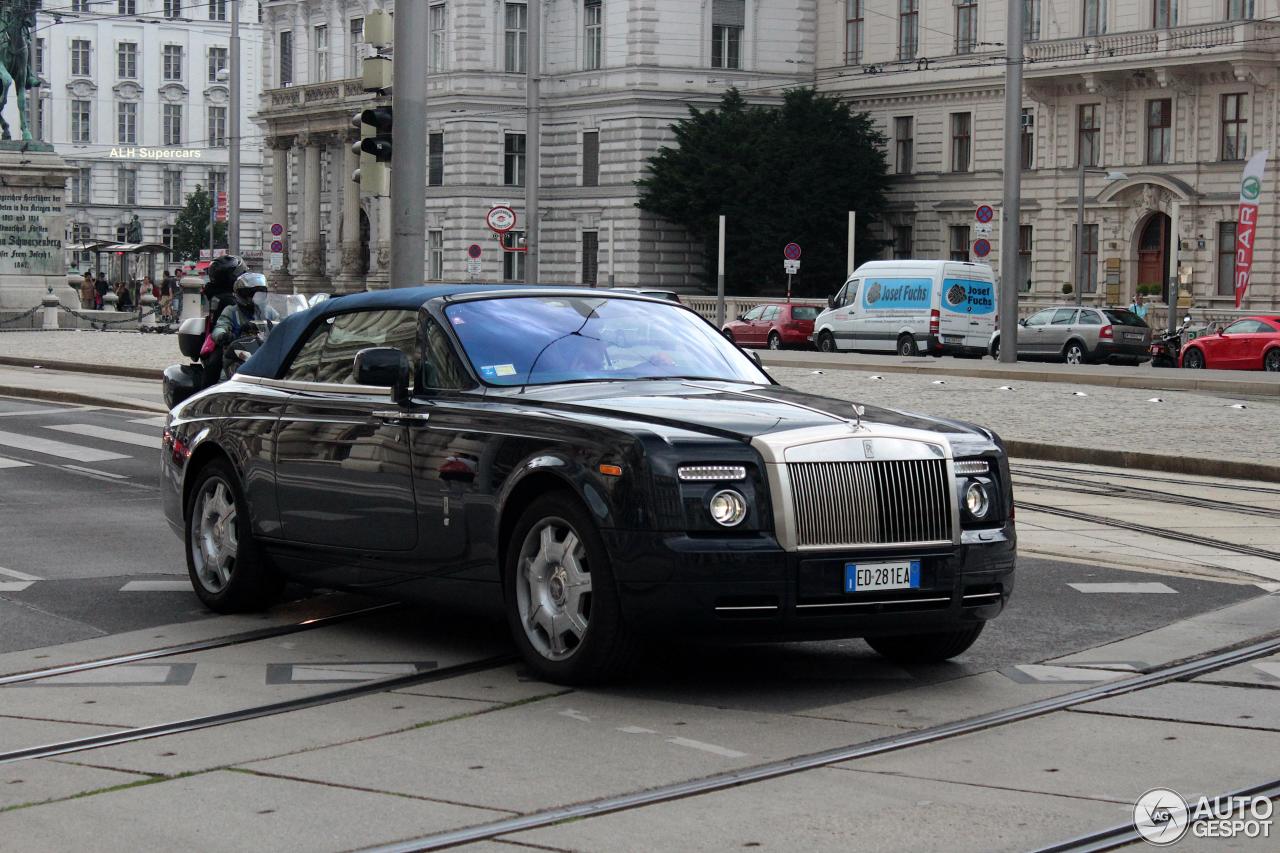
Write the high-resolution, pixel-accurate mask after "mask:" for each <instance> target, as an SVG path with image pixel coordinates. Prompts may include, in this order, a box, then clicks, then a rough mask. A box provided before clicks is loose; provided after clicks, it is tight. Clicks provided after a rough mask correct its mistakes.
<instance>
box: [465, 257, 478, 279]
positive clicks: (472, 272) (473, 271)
mask: <svg viewBox="0 0 1280 853" xmlns="http://www.w3.org/2000/svg"><path fill="white" fill-rule="evenodd" d="M480 271H481V263H480V259H479V258H467V275H469V276H472V277H475V276H478V275H480Z"/></svg>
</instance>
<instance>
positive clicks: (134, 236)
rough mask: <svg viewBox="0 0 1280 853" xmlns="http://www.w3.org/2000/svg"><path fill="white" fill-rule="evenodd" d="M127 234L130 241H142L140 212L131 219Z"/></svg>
mask: <svg viewBox="0 0 1280 853" xmlns="http://www.w3.org/2000/svg"><path fill="white" fill-rule="evenodd" d="M126 236H127V237H128V238H129V242H130V243H141V242H142V223H141V222H139V221H138V214H136V213H135V214H134V215H133V219H131V220H129V228H128V231H126Z"/></svg>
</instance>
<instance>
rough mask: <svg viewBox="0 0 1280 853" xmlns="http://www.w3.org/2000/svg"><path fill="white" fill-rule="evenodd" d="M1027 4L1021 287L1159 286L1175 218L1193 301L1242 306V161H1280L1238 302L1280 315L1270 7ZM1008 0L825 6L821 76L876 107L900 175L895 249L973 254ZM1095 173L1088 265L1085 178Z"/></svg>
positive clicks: (999, 90)
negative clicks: (1236, 260)
mask: <svg viewBox="0 0 1280 853" xmlns="http://www.w3.org/2000/svg"><path fill="white" fill-rule="evenodd" d="M1022 2H1024V4H1025V8H1026V9H1027V11H1028V15H1027V26H1026V38H1027V43H1026V64H1025V66H1024V78H1025V88H1024V97H1023V120H1022V125H1023V126H1022V136H1021V142H1022V144H1021V156H1022V164H1023V168H1024V171H1023V174H1022V188H1023V193H1022V195H1023V208H1022V218H1021V223H1020V232H1021V239H1020V240H1019V245H1018V246H1017V247H1002V246H999V240H998V235H999V228H998V227H997V228H996V229H995V235H996V237H995V239H993V240H992V242H993V244H995V245H994V251H993V253H992V256H991V260H993V261H994V262H995V264H996V265H997V267H1001V266H1005V265H1006V264H1005V263H1002V261H1004V259H1006V258H1007V259H1009V264H1008V265H1009V266H1010V269H1011V270H1012V269H1014V267H1013V265H1012V259H1013V258H1014V257H1015V256H1016V259H1017V262H1016V275H1017V280H1018V281H1019V283H1020V285H1021V289H1023V290H1024V291H1028V292H1029V294H1030V298H1038V299H1040V300H1045V299H1053V298H1057V299H1062V298H1063V285H1064V284H1068V283H1070V284H1072V285H1074V283H1075V282H1076V280H1077V275H1078V274H1080V277H1081V278H1082V279H1083V281H1084V282H1085V287H1084V293H1085V296H1086V298H1087V299H1088V300H1090V301H1103V300H1106V301H1109V302H1117V301H1119V302H1127V301H1128V300H1129V299H1130V298H1131V296H1132V295H1133V294H1134V293H1135V292H1136V291H1137V290H1138V289H1139V288H1141V289H1143V290H1148V291H1154V292H1155V295H1156V297H1157V298H1158V299H1159V298H1162V296H1163V293H1164V289H1165V286H1166V281H1165V271H1166V270H1167V264H1168V256H1169V253H1170V250H1171V245H1172V243H1171V240H1172V235H1171V233H1170V227H1171V221H1170V215H1169V214H1170V213H1171V212H1172V208H1173V206H1174V205H1175V203H1176V204H1177V205H1178V207H1179V210H1180V229H1179V230H1180V234H1179V235H1177V236H1178V237H1179V239H1180V240H1181V241H1182V251H1181V261H1182V263H1183V265H1184V267H1187V268H1189V271H1190V287H1191V290H1192V292H1193V294H1194V301H1195V304H1196V305H1197V306H1200V307H1205V308H1218V309H1225V308H1228V307H1230V306H1231V305H1232V304H1233V297H1232V278H1231V264H1232V259H1233V252H1234V240H1235V218H1236V202H1237V199H1238V192H1239V184H1240V178H1241V172H1242V169H1243V167H1244V161H1245V160H1247V159H1248V158H1249V157H1250V156H1251V155H1252V154H1253V153H1254V152H1256V151H1258V150H1260V149H1263V148H1266V149H1269V150H1270V151H1271V153H1272V155H1273V156H1272V158H1271V159H1270V160H1269V161H1268V166H1267V174H1266V177H1265V180H1264V190H1263V193H1264V194H1263V205H1262V209H1261V228H1260V231H1259V236H1258V242H1257V247H1258V248H1257V253H1256V254H1255V260H1254V278H1253V284H1252V286H1251V288H1250V291H1249V295H1248V297H1247V301H1246V302H1245V307H1246V308H1251V309H1253V310H1262V309H1266V310H1275V309H1276V308H1277V307H1280V285H1277V284H1276V277H1277V272H1280V269H1278V267H1277V264H1278V263H1280V253H1277V251H1276V238H1277V236H1280V205H1278V204H1277V199H1278V198H1280V168H1278V167H1277V163H1276V161H1275V159H1274V155H1276V154H1277V153H1278V152H1277V148H1278V144H1277V141H1276V132H1277V127H1276V121H1277V106H1278V100H1277V99H1278V98H1280V92H1278V91H1277V88H1276V86H1275V82H1276V61H1277V51H1280V2H1277V0H1256V1H1255V0H1180V2H1173V0H1134V1H1133V2H1111V3H1107V2H1105V0H1055V2H1049V0H1022ZM1006 3H1007V0H901V2H894V3H882V2H875V0H843V2H840V3H834V2H832V3H822V4H819V6H818V10H819V12H818V14H819V22H818V56H817V70H816V72H815V74H816V80H817V82H818V86H819V88H820V89H822V90H824V91H827V92H831V93H838V94H840V95H842V96H844V97H846V98H848V99H850V100H851V101H853V102H854V103H855V105H856V106H857V107H858V108H860V109H865V110H867V111H868V112H870V113H871V115H872V116H873V117H874V119H875V121H876V123H877V125H878V126H879V128H880V129H881V131H882V132H883V133H884V134H885V135H886V137H887V138H888V153H889V163H890V168H891V170H892V171H893V172H894V173H895V176H894V185H893V191H892V193H891V196H890V197H891V212H890V214H889V216H888V217H887V220H886V221H885V222H884V223H883V232H882V233H883V238H884V240H885V245H886V250H885V251H886V254H887V255H888V256H895V255H901V256H916V257H927V258H939V257H957V258H966V257H970V256H971V252H972V247H973V242H974V239H975V237H976V236H977V232H976V226H977V223H976V222H975V220H974V209H975V207H976V206H977V205H979V204H982V203H989V204H992V205H994V206H996V207H997V208H998V207H999V202H1000V199H1001V196H1002V190H1001V184H1002V148H1003V115H1004V112H1003V98H1004V91H1003V78H1004V68H1003V63H1004V53H1003V43H1004V41H1005V28H1006V9H1007V5H1006ZM1081 165H1083V166H1084V167H1086V169H1087V170H1088V171H1087V172H1086V186H1085V193H1084V209H1085V231H1084V243H1083V246H1084V251H1083V253H1082V258H1083V266H1082V268H1081V269H1079V270H1078V269H1077V266H1076V253H1075V251H1074V245H1075V229H1076V211H1077V203H1078V193H1077V189H1076V186H1077V179H1078V176H1079V171H1078V169H1079V167H1080V166H1081Z"/></svg>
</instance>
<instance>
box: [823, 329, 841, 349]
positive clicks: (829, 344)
mask: <svg viewBox="0 0 1280 853" xmlns="http://www.w3.org/2000/svg"><path fill="white" fill-rule="evenodd" d="M818 349H820V350H822V351H823V352H839V350H837V349H836V336H835V335H833V334H831V333H830V332H823V333H822V334H820V335H818Z"/></svg>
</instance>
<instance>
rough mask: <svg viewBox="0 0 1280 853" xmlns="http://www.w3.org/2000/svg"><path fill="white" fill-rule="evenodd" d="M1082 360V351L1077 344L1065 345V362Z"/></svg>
mask: <svg viewBox="0 0 1280 853" xmlns="http://www.w3.org/2000/svg"><path fill="white" fill-rule="evenodd" d="M1083 361H1084V352H1083V351H1082V350H1081V349H1080V345H1079V344H1072V345H1071V346H1069V347H1067V364H1080V363H1082V362H1083Z"/></svg>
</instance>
